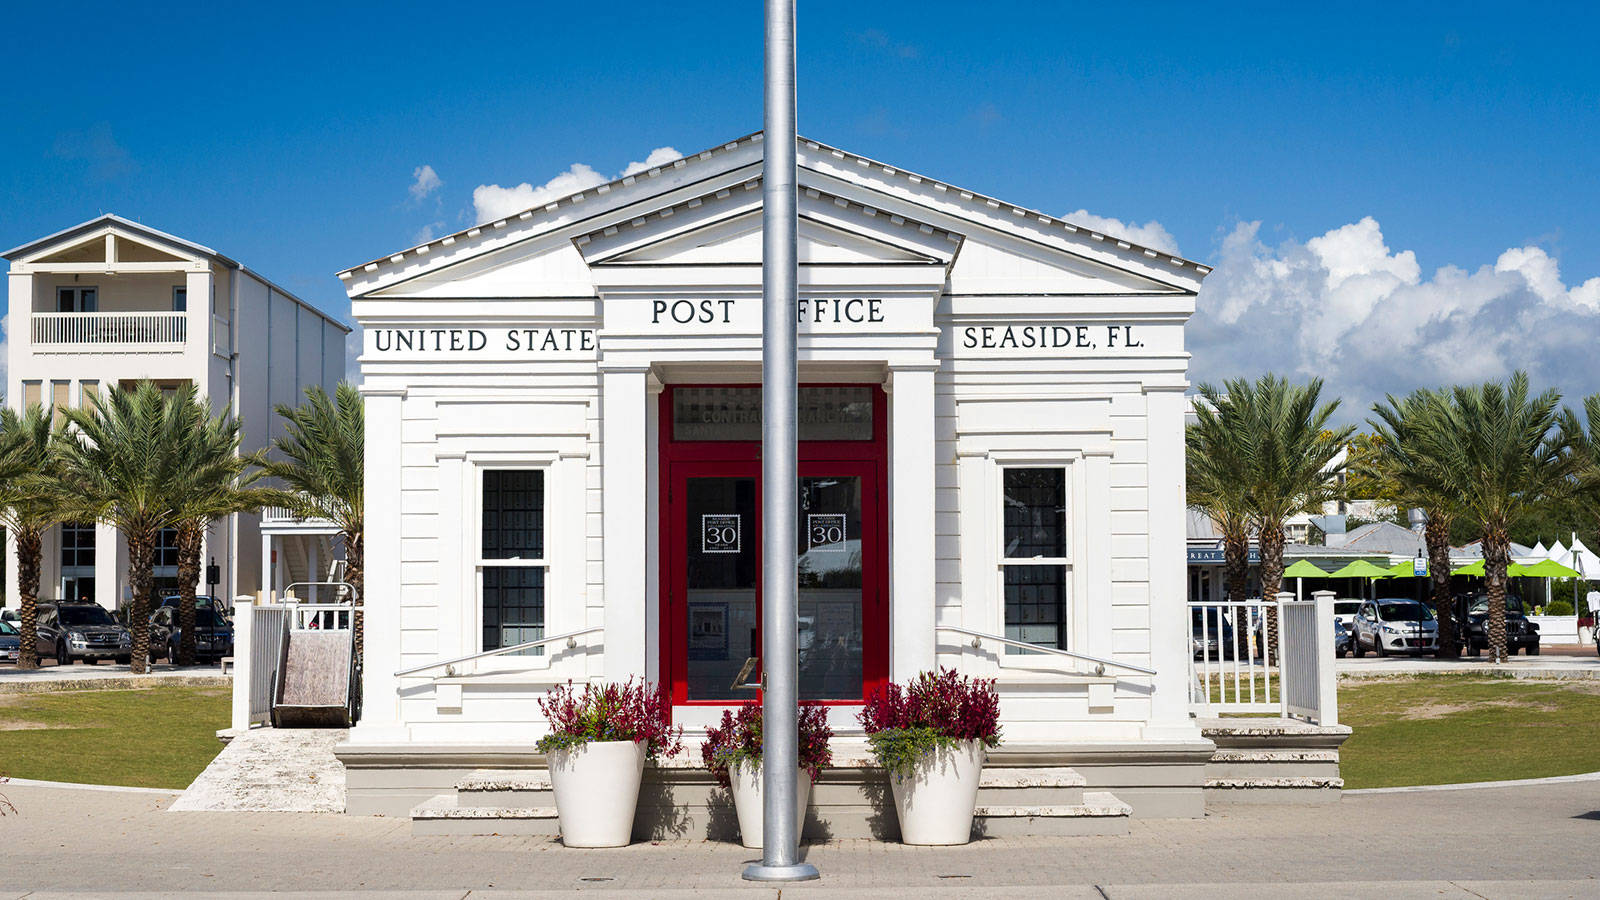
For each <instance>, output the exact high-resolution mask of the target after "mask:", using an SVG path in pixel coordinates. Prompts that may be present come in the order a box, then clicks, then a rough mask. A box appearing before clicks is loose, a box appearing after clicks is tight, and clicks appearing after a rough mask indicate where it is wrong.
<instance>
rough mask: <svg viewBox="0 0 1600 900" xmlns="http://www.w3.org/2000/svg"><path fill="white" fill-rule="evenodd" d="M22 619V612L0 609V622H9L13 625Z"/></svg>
mask: <svg viewBox="0 0 1600 900" xmlns="http://www.w3.org/2000/svg"><path fill="white" fill-rule="evenodd" d="M20 621H22V614H21V613H19V612H17V611H16V610H14V609H0V622H10V623H11V624H13V625H15V624H17V623H18V622H20Z"/></svg>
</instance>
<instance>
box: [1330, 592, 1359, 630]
mask: <svg viewBox="0 0 1600 900" xmlns="http://www.w3.org/2000/svg"><path fill="white" fill-rule="evenodd" d="M1360 611H1361V601H1360V600H1357V599H1355V598H1353V597H1340V598H1339V599H1337V600H1335V601H1333V617H1334V618H1335V619H1336V620H1338V621H1339V622H1340V623H1342V624H1343V625H1344V627H1345V628H1347V629H1348V628H1349V627H1350V626H1351V625H1354V624H1355V621H1356V613H1358V612H1360Z"/></svg>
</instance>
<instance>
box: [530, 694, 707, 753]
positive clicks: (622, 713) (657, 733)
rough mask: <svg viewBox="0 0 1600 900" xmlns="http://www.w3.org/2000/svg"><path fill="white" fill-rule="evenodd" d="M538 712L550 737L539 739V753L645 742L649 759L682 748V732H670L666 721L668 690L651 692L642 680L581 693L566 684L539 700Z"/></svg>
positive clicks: (679, 729) (680, 730)
mask: <svg viewBox="0 0 1600 900" xmlns="http://www.w3.org/2000/svg"><path fill="white" fill-rule="evenodd" d="M539 709H540V710H541V711H542V712H543V713H544V715H545V718H546V719H548V720H549V722H550V733H549V734H547V735H545V736H544V737H542V738H540V739H539V743H538V749H539V752H540V753H550V752H551V751H553V750H570V749H573V748H575V747H581V746H583V745H584V744H587V743H589V742H590V741H633V742H634V743H636V744H644V745H645V755H646V756H647V757H648V758H650V759H656V758H657V757H660V756H675V755H677V754H678V752H679V751H681V750H682V749H683V742H682V741H683V728H682V727H681V726H680V727H678V728H673V727H672V724H671V723H670V722H669V721H668V720H667V710H668V709H669V706H668V703H667V694H666V691H665V690H652V689H651V688H650V686H649V685H647V684H645V683H644V682H643V681H638V682H635V681H634V680H633V679H632V678H630V679H628V680H627V681H624V682H622V683H621V684H607V685H602V686H598V687H597V686H595V685H593V684H586V685H584V686H583V691H582V692H581V693H580V692H578V691H577V690H576V689H575V688H574V687H573V686H572V682H570V681H569V682H567V683H566V684H563V685H557V686H556V687H555V688H554V689H552V690H551V691H550V693H548V694H546V695H545V696H544V697H543V698H542V699H540V700H539Z"/></svg>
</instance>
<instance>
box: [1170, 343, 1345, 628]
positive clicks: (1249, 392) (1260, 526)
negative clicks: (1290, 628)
mask: <svg viewBox="0 0 1600 900" xmlns="http://www.w3.org/2000/svg"><path fill="white" fill-rule="evenodd" d="M1199 390H1200V396H1201V398H1202V399H1203V400H1204V401H1205V404H1206V405H1208V406H1209V407H1211V409H1210V410H1208V411H1207V413H1206V414H1207V415H1209V416H1212V417H1214V418H1215V420H1216V422H1217V427H1218V429H1219V430H1220V431H1222V432H1224V433H1225V434H1226V437H1227V438H1228V439H1229V440H1231V441H1233V442H1235V447H1234V449H1232V450H1231V451H1229V453H1230V455H1231V456H1232V457H1233V458H1234V459H1236V461H1237V462H1236V465H1235V474H1236V477H1237V478H1238V480H1239V482H1240V484H1239V486H1238V488H1236V489H1237V490H1240V491H1242V492H1243V494H1244V506H1245V509H1246V510H1247V511H1248V513H1249V516H1250V520H1251V522H1252V524H1253V525H1254V526H1255V528H1256V532H1257V536H1258V537H1257V540H1258V541H1259V543H1260V547H1261V597H1262V599H1264V600H1270V599H1271V598H1273V597H1275V596H1277V593H1278V589H1279V587H1281V586H1282V584H1283V525H1284V522H1285V521H1287V520H1288V519H1289V517H1290V516H1293V515H1296V514H1298V513H1302V512H1312V511H1319V510H1321V509H1322V506H1323V504H1324V503H1326V502H1328V501H1330V500H1333V499H1336V498H1337V497H1338V495H1339V490H1340V489H1339V485H1338V480H1337V475H1338V474H1339V471H1340V470H1341V469H1342V464H1336V463H1335V459H1337V458H1338V456H1339V451H1340V450H1342V449H1343V448H1344V446H1345V444H1346V443H1347V442H1348V441H1349V439H1350V435H1352V434H1354V433H1355V428H1354V427H1353V426H1344V427H1340V428H1330V427H1329V426H1328V420H1329V419H1331V418H1332V417H1333V414H1334V412H1335V411H1336V410H1337V409H1338V408H1339V401H1337V400H1334V401H1332V402H1331V403H1322V402H1321V396H1322V379H1320V378H1314V379H1312V380H1311V381H1310V383H1308V384H1304V385H1297V384H1292V383H1290V382H1289V381H1288V380H1287V379H1283V378H1279V377H1277V376H1276V375H1272V374H1270V373H1269V374H1266V375H1263V376H1261V377H1260V378H1258V379H1257V380H1256V381H1255V382H1249V381H1246V380H1244V379H1242V378H1237V379H1233V380H1231V381H1228V382H1225V383H1224V384H1223V386H1222V389H1221V390H1218V389H1217V388H1216V387H1213V386H1211V385H1208V384H1203V385H1201V386H1200V389H1199ZM1197 406H1198V405H1197ZM1196 416H1197V417H1198V416H1200V412H1199V410H1198V408H1197V410H1196ZM1202 421H1203V420H1202ZM1277 643H1278V617H1277V615H1276V610H1275V609H1274V608H1273V607H1272V606H1270V605H1269V606H1268V607H1267V629H1266V645H1267V646H1266V648H1265V649H1266V656H1267V657H1268V658H1269V659H1270V658H1271V657H1272V655H1273V649H1274V648H1275V647H1276V646H1277Z"/></svg>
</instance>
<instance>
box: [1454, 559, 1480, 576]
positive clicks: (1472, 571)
mask: <svg viewBox="0 0 1600 900" xmlns="http://www.w3.org/2000/svg"><path fill="white" fill-rule="evenodd" d="M1450 574H1451V575H1476V576H1478V577H1479V578H1482V577H1483V560H1481V559H1475V560H1473V561H1472V562H1469V563H1467V564H1466V565H1464V566H1458V567H1456V568H1454V569H1451V570H1450Z"/></svg>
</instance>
